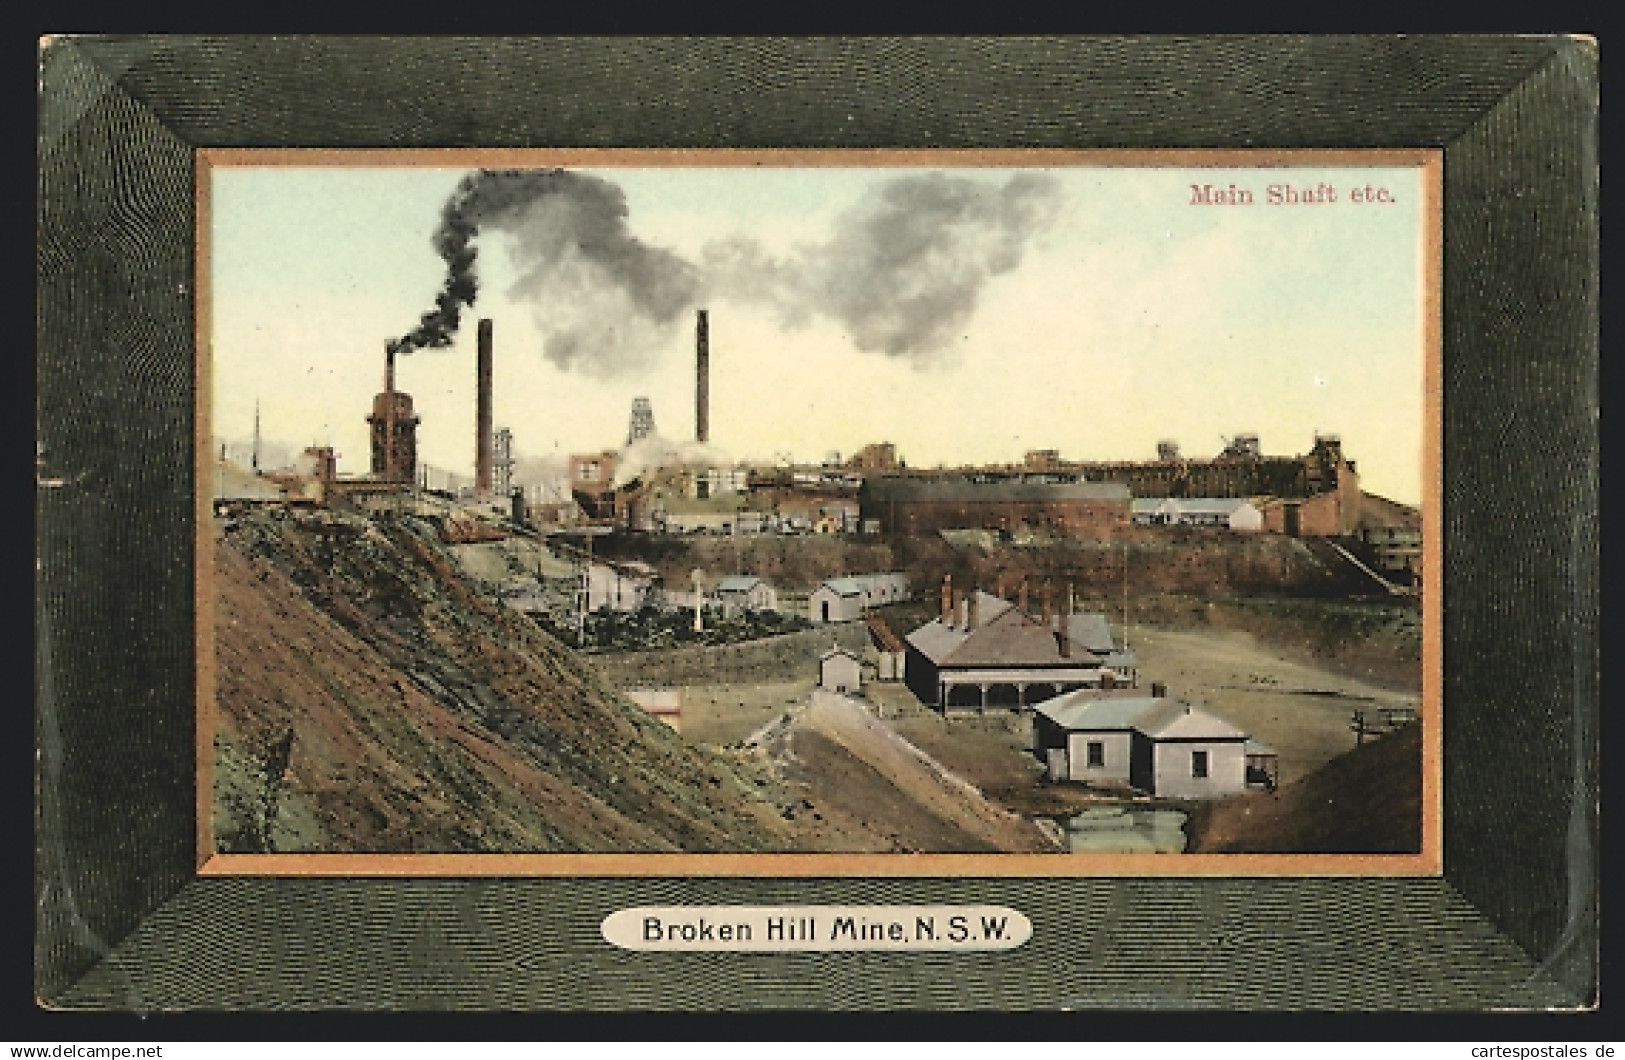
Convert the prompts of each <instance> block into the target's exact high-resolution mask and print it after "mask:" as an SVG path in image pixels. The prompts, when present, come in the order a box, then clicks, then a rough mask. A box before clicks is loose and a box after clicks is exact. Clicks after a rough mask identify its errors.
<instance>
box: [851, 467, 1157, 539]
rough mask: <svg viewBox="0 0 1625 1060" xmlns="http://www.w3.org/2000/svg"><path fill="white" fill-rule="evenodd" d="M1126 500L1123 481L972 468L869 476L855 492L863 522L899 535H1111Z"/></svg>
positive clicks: (1119, 525)
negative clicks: (975, 472) (976, 472)
mask: <svg viewBox="0 0 1625 1060" xmlns="http://www.w3.org/2000/svg"><path fill="white" fill-rule="evenodd" d="M1129 500H1130V496H1129V489H1128V487H1127V486H1124V485H1122V484H1120V483H1107V482H1079V481H1070V482H1068V481H1060V482H1056V481H1033V480H1030V479H1027V478H1022V477H1009V478H1001V477H988V476H979V477H978V476H970V475H941V476H931V477H926V476H908V477H905V476H884V477H879V478H869V479H866V480H865V481H864V483H863V487H862V489H860V490H859V491H858V506H859V510H860V517H861V518H862V519H863V520H864V522H865V523H867V522H868V521H869V520H874V521H875V525H876V526H877V527H878V528H879V529H880V531H881V532H882V533H899V534H931V533H935V532H937V531H938V530H962V529H987V530H999V531H1005V532H1016V531H1020V530H1050V531H1055V532H1063V533H1067V534H1072V535H1076V536H1081V537H1103V538H1104V537H1112V536H1114V535H1115V534H1117V533H1118V532H1119V531H1120V530H1122V529H1123V528H1124V527H1127V526H1128V525H1129Z"/></svg>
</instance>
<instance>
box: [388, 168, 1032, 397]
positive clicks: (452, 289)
mask: <svg viewBox="0 0 1625 1060" xmlns="http://www.w3.org/2000/svg"><path fill="white" fill-rule="evenodd" d="M1060 199H1061V194H1060V189H1059V184H1058V182H1056V181H1055V180H1054V179H1053V178H1051V177H1049V176H1047V175H1045V174H1034V173H1023V174H1018V175H1016V176H1013V177H1011V178H1009V179H1008V180H1006V181H1005V182H1004V183H1003V184H994V183H990V182H988V181H985V180H980V179H973V178H969V177H961V176H952V175H948V174H944V173H937V172H931V173H915V174H907V175H904V176H899V177H895V178H893V179H891V180H888V181H886V182H885V183H883V184H882V185H880V187H879V188H878V189H877V190H876V192H875V193H874V194H873V195H872V196H871V197H869V198H868V199H866V200H864V201H862V202H860V203H858V204H856V205H855V206H853V207H851V208H850V209H849V210H848V211H847V212H846V213H845V214H843V215H841V216H840V217H839V218H837V220H836V222H835V224H834V227H833V229H832V231H831V233H830V237H829V239H828V240H827V241H826V242H822V243H817V244H806V245H801V246H798V247H796V248H794V249H793V250H791V251H790V252H788V253H787V254H784V255H782V256H776V255H775V254H774V253H773V252H771V251H769V250H768V249H767V248H765V247H763V246H762V245H761V244H760V243H759V242H758V241H756V240H754V239H751V238H749V237H737V238H733V239H728V240H723V241H718V242H715V243H712V244H710V245H708V246H707V247H706V248H705V249H704V251H703V252H702V253H701V255H700V260H699V261H698V262H693V261H689V260H687V259H685V258H684V257H682V256H681V255H679V254H677V253H675V252H673V251H671V250H668V249H664V248H661V247H656V246H652V245H650V244H648V243H645V242H644V241H642V240H641V239H639V238H638V237H637V236H636V235H634V234H633V232H632V230H631V228H630V226H629V223H628V209H627V204H626V196H625V194H624V193H623V192H622V190H621V189H620V188H619V187H618V186H617V185H615V184H614V183H612V182H610V181H608V180H605V179H603V178H601V177H597V176H592V175H589V174H584V173H577V172H573V171H567V170H560V169H550V170H479V171H477V172H475V173H471V174H469V175H468V176H467V177H465V178H464V179H463V180H462V182H461V183H460V184H459V185H458V187H457V189H456V191H455V192H453V194H452V195H451V197H450V198H449V199H448V200H447V201H446V204H445V206H444V207H443V209H442V212H441V221H440V225H439V228H438V229H437V230H436V232H435V236H434V249H435V251H436V253H438V254H439V255H440V257H441V258H442V259H443V260H444V261H445V263H446V279H445V282H444V285H443V286H442V289H441V290H440V292H439V293H438V294H437V295H436V296H435V300H434V308H432V309H431V310H429V311H428V312H426V313H425V314H423V317H422V319H421V321H420V322H419V324H418V326H417V327H416V328H414V329H413V330H412V331H410V332H408V333H407V334H406V335H404V336H402V337H401V338H400V339H398V340H396V342H395V344H394V345H395V348H396V349H397V350H398V351H402V352H405V351H410V350H414V349H421V348H426V347H429V348H432V347H442V346H447V345H449V344H450V343H451V341H452V336H453V335H454V334H455V333H456V331H457V329H458V327H459V325H460V323H461V316H462V311H463V310H464V309H466V308H469V307H472V306H473V305H474V303H475V300H476V298H477V297H478V294H479V289H480V288H479V277H478V273H477V269H476V262H477V260H478V255H479V249H480V248H479V241H480V236H481V235H482V233H491V232H500V233H502V234H504V235H506V236H508V237H510V239H511V242H510V244H509V246H510V249H511V253H512V256H513V264H514V267H515V271H516V272H517V274H518V279H517V280H515V281H514V283H513V286H512V288H511V289H510V290H509V292H508V294H509V296H510V297H512V298H514V299H515V300H517V301H523V302H526V303H528V304H530V305H531V306H533V307H534V309H535V312H536V322H537V325H538V327H539V329H540V330H541V332H542V335H543V349H542V352H543V354H544V355H545V356H546V357H547V359H548V360H550V361H551V362H553V363H554V364H555V365H557V366H558V367H559V368H561V369H566V370H573V371H579V372H582V373H584V374H587V375H593V376H598V377H604V378H608V377H613V376H618V375H624V374H626V373H628V372H630V371H632V370H635V369H639V368H642V367H646V366H647V358H648V356H649V352H650V351H651V350H655V349H658V348H660V347H661V346H662V345H664V343H665V340H667V339H669V338H670V336H671V334H672V329H673V328H674V327H675V326H676V325H678V324H679V322H680V321H682V320H684V319H685V310H687V309H689V308H691V307H693V306H695V305H698V304H699V303H700V301H701V299H702V297H705V298H717V299H735V300H738V301H741V302H749V303H756V304H762V305H766V306H769V307H771V309H772V310H773V311H774V313H775V314H776V315H777V317H778V318H779V321H780V323H781V326H784V327H786V328H798V327H803V326H805V325H807V324H808V323H810V322H811V321H812V320H813V319H814V318H815V317H822V318H825V319H827V320H830V321H833V322H835V323H837V324H839V325H840V326H841V327H842V328H843V329H845V331H846V332H847V334H849V335H850V337H851V339H852V342H853V343H854V345H856V346H857V348H858V349H860V350H864V351H866V352H872V353H878V354H883V355H885V356H890V357H898V358H905V359H908V360H910V361H912V362H913V363H915V364H917V365H924V364H927V363H931V362H933V361H934V360H935V359H936V357H937V356H938V355H940V354H941V353H942V352H943V351H944V350H946V349H947V348H949V347H950V346H951V344H952V343H953V341H954V339H955V338H956V336H958V335H960V334H962V333H963V329H964V327H965V326H966V324H967V323H968V322H969V321H970V319H971V318H972V317H973V316H974V314H975V312H976V308H977V303H978V299H979V297H980V295H981V293H982V291H983V290H984V289H985V288H986V286H987V285H988V283H989V282H990V281H992V279H993V278H994V277H997V276H999V275H1001V274H1003V273H1007V272H1010V271H1012V270H1014V269H1015V268H1016V267H1017V266H1019V265H1020V264H1021V261H1022V258H1023V256H1024V254H1025V252H1026V249H1027V246H1028V244H1029V242H1030V241H1031V240H1032V239H1033V237H1034V236H1035V235H1037V234H1038V233H1039V232H1041V231H1042V230H1043V229H1044V228H1045V226H1046V225H1047V224H1048V223H1049V222H1050V221H1051V220H1052V219H1053V217H1054V215H1055V214H1056V212H1057V210H1058V208H1059V205H1060Z"/></svg>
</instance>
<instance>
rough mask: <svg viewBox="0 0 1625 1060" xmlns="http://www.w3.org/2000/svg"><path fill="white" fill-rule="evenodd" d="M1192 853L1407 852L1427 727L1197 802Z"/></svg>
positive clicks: (1418, 828)
mask: <svg viewBox="0 0 1625 1060" xmlns="http://www.w3.org/2000/svg"><path fill="white" fill-rule="evenodd" d="M1186 830H1187V833H1188V834H1189V836H1190V846H1189V849H1190V851H1191V852H1192V853H1204V854H1206V853H1214V854H1274V853H1304V854H1406V853H1416V852H1418V851H1420V850H1421V848H1422V727H1421V726H1420V725H1417V724H1414V723H1413V724H1411V725H1407V726H1405V727H1404V728H1402V729H1399V730H1398V731H1396V732H1394V733H1392V734H1390V735H1388V736H1384V737H1382V738H1381V739H1378V740H1376V741H1374V742H1372V743H1368V744H1366V745H1365V746H1363V747H1359V748H1356V749H1355V750H1353V751H1350V752H1349V753H1348V754H1345V755H1342V756H1341V757H1338V758H1334V759H1332V760H1331V761H1330V762H1328V763H1326V764H1325V765H1324V766H1322V767H1321V768H1320V769H1318V770H1316V771H1315V772H1313V773H1311V774H1310V775H1309V776H1307V777H1305V778H1303V779H1302V780H1300V781H1298V782H1297V783H1295V784H1287V785H1284V786H1283V787H1282V788H1281V789H1280V790H1279V791H1277V792H1275V793H1273V794H1270V795H1243V796H1240V797H1238V798H1234V799H1226V800H1224V801H1223V802H1220V803H1213V804H1209V805H1206V806H1202V807H1199V808H1198V809H1197V810H1196V812H1195V813H1193V814H1192V816H1191V820H1190V823H1189V824H1188V825H1187V826H1186Z"/></svg>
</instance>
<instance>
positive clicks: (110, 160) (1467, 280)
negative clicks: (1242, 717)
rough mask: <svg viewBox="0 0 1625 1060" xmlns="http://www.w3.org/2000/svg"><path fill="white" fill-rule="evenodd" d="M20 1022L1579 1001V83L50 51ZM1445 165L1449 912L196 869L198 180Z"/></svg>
mask: <svg viewBox="0 0 1625 1060" xmlns="http://www.w3.org/2000/svg"><path fill="white" fill-rule="evenodd" d="M41 61H42V75H41V76H42V81H41V97H40V112H39V153H40V168H39V211H40V213H39V222H40V227H39V245H38V267H39V382H38V394H37V401H38V415H39V444H40V453H41V461H40V469H41V473H42V476H43V477H44V478H46V479H49V480H52V481H60V483H61V484H60V485H54V486H50V487H44V486H42V487H41V488H40V489H39V491H38V502H37V503H38V511H37V517H38V527H39V529H38V535H39V543H38V548H39V561H40V568H39V575H38V582H37V604H36V623H37V627H36V629H37V633H36V661H37V676H36V708H37V709H36V717H37V722H36V725H37V736H38V744H39V749H40V755H41V757H40V766H39V770H40V792H41V801H40V806H39V817H38V830H37V835H38V843H37V896H38V905H37V916H36V934H37V972H36V976H37V991H38V997H39V998H40V999H41V1002H42V1003H43V1004H45V1005H47V1006H49V1007H52V1008H61V1009H120V1010H136V1011H153V1010H166V1009H197V1008H208V1009H308V1008H325V1009H414V1010H421V1009H429V1010H445V1009H499V1010H510V1009H554V1010H616V1009H648V1010H656V1009H665V1010H747V1009H766V1008H780V1009H795V1008H801V1009H846V1010H856V1009H896V1008H911V1009H932V1008H937V1009H955V1008H959V1009H1014V1010H1055V1009H1103V1008H1116V1009H1137V1008H1194V1009H1315V1010H1348V1009H1353V1010H1361V1009H1386V1010H1398V1009H1416V1010H1437V1009H1454V1010H1463V1009H1467V1010H1483V1009H1489V1008H1507V1007H1510V1008H1547V1007H1559V1008H1566V1007H1574V1006H1582V1007H1583V1006H1587V1005H1589V1004H1590V1003H1591V999H1592V998H1594V996H1595V983H1596V954H1597V937H1598V936H1597V929H1596V924H1597V910H1596V899H1595V894H1596V882H1597V873H1598V869H1597V857H1596V852H1595V846H1596V836H1597V829H1596V819H1595V800H1596V788H1595V785H1596V746H1597V745H1596V704H1597V673H1598V641H1597V612H1598V577H1597V571H1598V566H1597V565H1598V538H1597V520H1596V513H1597V504H1598V442H1597V408H1598V395H1597V389H1596V387H1597V369H1598V354H1597V326H1598V325H1597V313H1598V301H1597V271H1598V264H1597V261H1598V236H1597V232H1598V228H1597V212H1596V210H1597V187H1598V184H1597V172H1596V166H1597V161H1596V145H1597V117H1596V106H1597V54H1596V49H1595V46H1594V44H1592V43H1591V42H1588V41H1585V40H1579V39H1571V38H1527V37H1526V38H1511V37H1448V38H1447V37H1410V38H1389V37H1348V38H1339V37H1332V38H1325V37H1222V38H1173V37H1154V38H1088V37H1083V38H1079V37H1068V38H1030V39H1029V38H998V39H979V38H951V39H936V38H907V39H900V38H863V39H838V38H828V39H798V40H783V39H741V38H699V39H680V38H564V39H536V38H525V39H509V38H500V39H499V38H401V39H385V38H364V37H325V38H323V37H282V38H268V37H241V38H215V39H207V38H194V37H155V36H139V37H68V38H59V39H56V40H53V41H51V42H49V43H47V44H46V46H45V47H44V48H43V51H42V60H41ZM215 146H232V147H262V146H291V147H328V146H332V147H442V146H496V147H502V146H551V147H589V146H604V147H927V146H944V147H1438V148H1443V149H1444V151H1445V232H1444V237H1445V241H1444V249H1445V271H1444V294H1445V330H1444V337H1445V350H1444V384H1445V395H1444V417H1445V434H1446V441H1445V453H1444V473H1445V497H1444V501H1445V505H1444V519H1445V537H1446V557H1445V559H1446V573H1445V592H1444V597H1445V612H1444V613H1445V665H1446V681H1445V701H1446V705H1447V706H1446V729H1445V758H1444V761H1445V799H1446V807H1445V835H1446V842H1445V867H1446V872H1445V877H1444V878H1443V879H1414V880H1395V879H1309V880H1294V879H1234V880H1210V879H1077V880H1073V879H1061V880H993V879H927V880H866V879H847V880H839V879H828V880H799V881H798V880H758V881H751V880H728V879H618V880H603V879H522V880H448V879H440V880H371V881H369V880H336V879H335V880H327V879H303V880H257V879H198V878H196V877H195V873H194V870H193V868H192V836H193V805H194V801H193V781H192V761H193V751H192V747H193V732H194V722H193V718H194V695H193V690H192V673H193V638H192V618H193V605H192V590H191V586H192V578H193V559H192V553H191V547H190V542H191V541H192V528H193V507H192V473H191V470H190V469H191V467H192V427H193V415H192V370H193V369H192V366H193V357H194V344H193V326H192V319H193V315H192V314H193V306H194V302H193V289H192V263H193V250H192V225H193V205H192V204H193V179H194V178H193V171H192V164H193V155H194V152H195V151H196V149H198V148H202V147H215ZM735 901H741V902H748V901H770V902H842V903H849V902H907V903H939V902H992V903H999V904H1005V905H1011V906H1014V907H1016V908H1018V909H1021V910H1023V911H1024V912H1026V913H1027V915H1028V916H1029V917H1030V918H1031V919H1032V921H1033V925H1034V937H1033V939H1032V941H1031V942H1029V943H1028V944H1026V945H1025V946H1023V947H1021V948H1019V949H1017V950H1013V951H1006V952H998V953H985V954H976V955H957V956H945V955H941V954H909V955H903V956H897V955H891V956H887V955H882V954H875V953H848V954H777V955H774V954H762V955H740V954H707V953H691V954H676V953H643V954H634V953H627V952H622V951H618V950H614V949H611V948H610V947H608V946H607V945H605V944H604V943H603V942H602V940H601V939H600V938H599V937H598V934H597V924H598V921H599V919H600V918H602V917H603V916H604V915H605V914H607V913H608V912H610V911H612V910H613V909H616V908H619V907H621V906H624V905H629V904H643V903H673V902H687V903H726V902H735Z"/></svg>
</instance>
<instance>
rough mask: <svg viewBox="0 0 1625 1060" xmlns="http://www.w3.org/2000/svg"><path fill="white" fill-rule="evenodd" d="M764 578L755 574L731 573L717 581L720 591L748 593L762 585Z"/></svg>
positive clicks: (718, 590)
mask: <svg viewBox="0 0 1625 1060" xmlns="http://www.w3.org/2000/svg"><path fill="white" fill-rule="evenodd" d="M761 582H762V579H760V578H758V577H756V576H755V575H754V574H730V575H728V576H727V577H726V578H724V579H722V580H721V581H719V582H717V592H719V593H748V592H750V591H751V590H752V589H754V588H756V586H758V585H760V584H761Z"/></svg>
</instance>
